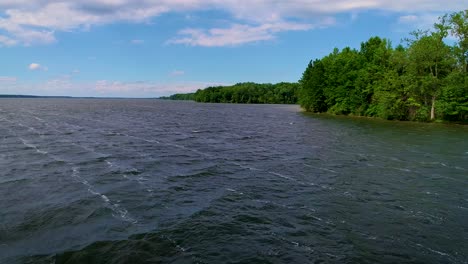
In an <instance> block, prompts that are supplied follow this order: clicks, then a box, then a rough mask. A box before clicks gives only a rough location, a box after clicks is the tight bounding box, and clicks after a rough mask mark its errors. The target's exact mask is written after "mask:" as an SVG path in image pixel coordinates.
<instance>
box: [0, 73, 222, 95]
mask: <svg viewBox="0 0 468 264" xmlns="http://www.w3.org/2000/svg"><path fill="white" fill-rule="evenodd" d="M0 83H1V84H2V85H0V94H35V95H65V96H101V97H129V98H131V97H159V96H165V95H171V94H174V93H187V92H195V91H196V90H198V89H203V88H206V87H208V86H218V85H230V84H229V83H222V82H198V81H177V82H154V81H133V82H132V81H128V82H127V81H117V80H99V81H77V80H74V79H73V76H72V75H62V76H57V77H55V78H52V79H49V80H46V81H43V82H39V83H33V84H32V83H30V82H24V81H20V80H18V79H16V78H15V77H9V76H0Z"/></svg>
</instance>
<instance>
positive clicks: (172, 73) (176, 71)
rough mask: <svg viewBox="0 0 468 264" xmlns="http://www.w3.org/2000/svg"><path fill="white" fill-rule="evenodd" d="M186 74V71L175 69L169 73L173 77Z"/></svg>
mask: <svg viewBox="0 0 468 264" xmlns="http://www.w3.org/2000/svg"><path fill="white" fill-rule="evenodd" d="M184 74H185V72H184V71H180V70H174V71H172V72H171V73H170V74H169V76H171V77H178V76H182V75H184Z"/></svg>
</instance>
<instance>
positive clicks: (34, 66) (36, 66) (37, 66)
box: [28, 63, 48, 71]
mask: <svg viewBox="0 0 468 264" xmlns="http://www.w3.org/2000/svg"><path fill="white" fill-rule="evenodd" d="M28 68H29V70H31V71H47V70H48V69H47V67H45V66H42V65H40V64H39V63H31V64H29V66H28Z"/></svg>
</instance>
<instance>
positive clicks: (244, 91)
mask: <svg viewBox="0 0 468 264" xmlns="http://www.w3.org/2000/svg"><path fill="white" fill-rule="evenodd" d="M298 92H299V84H298V83H287V82H282V83H277V84H269V83H266V84H258V83H252V82H247V83H238V84H235V85H232V86H217V87H208V88H206V89H203V90H198V91H197V92H195V94H194V95H193V100H195V101H197V102H203V103H241V104H296V103H297V100H298V98H297V94H298Z"/></svg>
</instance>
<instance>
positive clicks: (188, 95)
mask: <svg viewBox="0 0 468 264" xmlns="http://www.w3.org/2000/svg"><path fill="white" fill-rule="evenodd" d="M194 95H195V94H194V93H186V94H173V95H171V96H163V97H159V99H163V100H194Z"/></svg>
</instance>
